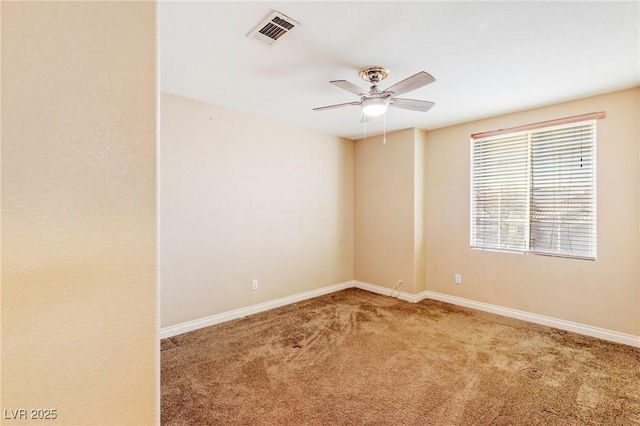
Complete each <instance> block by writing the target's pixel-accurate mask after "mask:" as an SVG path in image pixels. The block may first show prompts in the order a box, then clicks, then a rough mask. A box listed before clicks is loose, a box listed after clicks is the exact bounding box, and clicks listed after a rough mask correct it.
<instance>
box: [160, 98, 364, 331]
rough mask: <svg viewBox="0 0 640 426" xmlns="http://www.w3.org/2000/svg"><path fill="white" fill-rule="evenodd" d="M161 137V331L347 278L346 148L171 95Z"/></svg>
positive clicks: (349, 208) (164, 104) (349, 172)
mask: <svg viewBox="0 0 640 426" xmlns="http://www.w3.org/2000/svg"><path fill="white" fill-rule="evenodd" d="M160 140H161V142H160V144H161V147H160V153H161V155H160V158H161V160H160V163H161V173H160V177H161V182H160V229H161V232H160V247H161V250H160V252H161V254H160V277H161V279H160V281H161V313H162V314H161V323H162V327H167V326H171V325H177V324H181V323H184V322H186V321H190V320H196V319H201V318H204V317H207V316H210V315H214V314H218V313H223V312H226V311H229V310H232V309H237V308H242V307H247V306H250V305H254V304H257V303H261V302H266V301H271V300H274V299H277V298H281V297H285V296H291V295H295V294H298V293H302V292H305V291H310V290H315V289H318V288H321V287H326V286H329V285H333V284H338V283H342V282H345V281H349V280H352V279H353V252H354V249H353V142H351V141H348V140H345V139H341V138H337V137H333V136H327V135H322V134H319V133H314V132H311V131H308V130H303V129H300V128H296V127H293V126H289V125H284V124H280V123H276V122H273V121H269V120H264V119H261V118H257V117H253V116H250V115H247V114H240V113H237V112H233V111H229V110H225V109H222V108H217V107H214V106H211V105H207V104H205V103H201V102H197V101H194V100H190V99H187V98H182V97H178V96H174V95H170V94H162V98H161V137H160ZM253 279H258V281H259V289H258V290H257V291H252V289H251V281H252V280H253Z"/></svg>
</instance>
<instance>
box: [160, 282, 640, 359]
mask: <svg viewBox="0 0 640 426" xmlns="http://www.w3.org/2000/svg"><path fill="white" fill-rule="evenodd" d="M352 287H355V288H359V289H361V290H366V291H370V292H372V293H378V294H382V295H384V296H391V297H396V298H398V299H400V300H404V301H407V302H411V303H417V302H420V301H421V300H424V299H433V300H439V301H441V302H446V303H451V304H453V305H459V306H464V307H467V308H471V309H477V310H479V311H484V312H490V313H492V314H497V315H502V316H505V317H509V318H516V319H519V320H523V321H528V322H532V323H535V324H541V325H546V326H548V327H554V328H557V329H560V330H566V331H571V332H574V333H578V334H584V335H586V336H591V337H597V338H599V339H603V340H608V341H611V342H616V343H622V344H625V345H629V346H634V347H639V348H640V336H634V335H632V334H625V333H619V332H617V331H612V330H606V329H603V328H598V327H592V326H590V325H584V324H579V323H575V322H571V321H565V320H562V319H558V318H552V317H547V316H544V315H538V314H532V313H529V312H525V311H519V310H516V309H511V308H504V307H502V306H498V305H491V304H489V303H484V302H476V301H474V300H470V299H465V298H462V297H457V296H449V295H447V294H442V293H436V292H433V291H423V292H421V293H418V294H410V293H405V292H403V291H396V290H392V289H390V288H387V287H382V286H379V285H375V284H369V283H365V282H362V281H355V280H354V281H345V282H343V283H340V284H335V285H331V286H328V287H322V288H319V289H316V290H311V291H307V292H304V293H299V294H294V295H292V296H287V297H283V298H280V299H276V300H271V301H269V302H264V303H260V304H257V305H252V306H247V307H246V308H240V309H235V310H233V311H229V312H223V313H221V314H216V315H211V316H209V317H205V318H201V319H197V320H194V321H188V322H185V323H182V324H177V325H172V326H169V327H165V328H162V329H160V338H161V339H166V338H167V337H171V336H176V335H178V334H182V333H186V332H188V331H193V330H197V329H199V328H203V327H208V326H210V325H215V324H219V323H221V322H225V321H231V320H234V319H238V318H242V317H246V316H247V315H252V314H257V313H258V312H264V311H268V310H270V309H274V308H278V307H280V306H285V305H289V304H291V303H296V302H300V301H302V300H306V299H311V298H314V297H318V296H323V295H325V294H329V293H333V292H336V291H340V290H344V289H347V288H352Z"/></svg>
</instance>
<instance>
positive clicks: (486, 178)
mask: <svg viewBox="0 0 640 426" xmlns="http://www.w3.org/2000/svg"><path fill="white" fill-rule="evenodd" d="M471 142H472V143H471V246H472V247H474V248H481V249H492V250H504V251H518V252H532V253H537V254H547V255H558V256H567V257H580V258H588V259H594V258H595V254H596V199H595V195H596V193H595V145H596V121H595V120H587V121H582V122H577V123H570V124H562V125H557V126H550V127H544V128H535V129H533V130H525V131H517V132H513V133H504V132H500V133H499V134H496V135H491V136H486V137H480V138H473V137H472V139H471Z"/></svg>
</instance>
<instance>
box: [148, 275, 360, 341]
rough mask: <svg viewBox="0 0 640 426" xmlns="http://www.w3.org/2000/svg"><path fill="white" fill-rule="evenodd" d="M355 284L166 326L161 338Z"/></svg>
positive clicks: (326, 288)
mask: <svg viewBox="0 0 640 426" xmlns="http://www.w3.org/2000/svg"><path fill="white" fill-rule="evenodd" d="M353 286H354V285H353V281H345V282H343V283H340V284H335V285H331V286H328V287H322V288H319V289H316V290H311V291H307V292H304V293H299V294H294V295H292V296H287V297H282V298H280V299H276V300H270V301H268V302H264V303H259V304H257V305H252V306H247V307H246V308H240V309H235V310H233V311H228V312H223V313H221V314H216V315H211V316H208V317H205V318H200V319H197V320H193V321H188V322H183V323H182V324H176V325H172V326H169V327H164V328H161V329H160V338H161V339H166V338H167V337H172V336H176V335H178V334H182V333H186V332H188V331H193V330H197V329H199V328H204V327H209V326H210V325H215V324H220V323H221V322H225V321H231V320H234V319H238V318H242V317H246V316H247V315H253V314H257V313H258V312H264V311H268V310H270V309H274V308H279V307H280V306H285V305H290V304H291V303H296V302H300V301H302V300H306V299H311V298H313V297H318V296H323V295H325V294H329V293H333V292H336V291H340V290H344V289H347V288H351V287H353Z"/></svg>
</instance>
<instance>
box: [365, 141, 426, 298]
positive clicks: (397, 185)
mask: <svg viewBox="0 0 640 426" xmlns="http://www.w3.org/2000/svg"><path fill="white" fill-rule="evenodd" d="M415 135H416V131H415V130H414V129H407V130H402V131H398V132H393V133H389V134H387V135H386V143H383V137H382V136H375V137H369V138H367V139H360V140H357V141H356V142H355V279H356V280H358V281H363V282H366V283H369V284H375V285H379V286H383V287H388V288H394V286H395V284H396V282H397V281H398V280H402V281H403V283H402V286H401V288H400V289H401V290H402V291H405V292H407V293H416V281H415V280H416V271H415V267H416V259H415V253H416V229H417V228H418V227H419V225H418V226H416V223H415V219H416V210H415V190H416V185H415V177H416V173H420V171H419V170H418V169H417V168H416V164H415V158H416V157H415V155H416V144H417V142H416V137H415ZM420 150H421V148H418V151H420ZM416 170H418V171H416ZM417 277H418V279H421V276H420V274H418V275H417ZM421 286H422V284H421V283H419V284H418V286H417V287H421Z"/></svg>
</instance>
